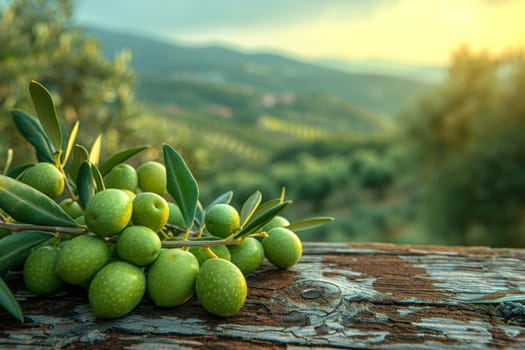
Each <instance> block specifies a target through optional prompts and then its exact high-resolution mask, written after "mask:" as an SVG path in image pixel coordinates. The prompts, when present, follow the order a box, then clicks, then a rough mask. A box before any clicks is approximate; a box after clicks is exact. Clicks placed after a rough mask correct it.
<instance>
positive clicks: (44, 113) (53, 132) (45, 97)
mask: <svg viewBox="0 0 525 350" xmlns="http://www.w3.org/2000/svg"><path fill="white" fill-rule="evenodd" d="M29 92H30V94H31V99H32V101H33V104H34V105H35V110H36V113H37V115H38V119H39V120H40V123H41V124H42V128H43V129H44V130H45V133H46V134H47V136H48V137H49V141H50V142H51V144H52V145H53V147H54V148H55V151H60V150H62V129H61V128H60V123H59V122H58V118H57V113H56V111H55V105H54V104H53V99H52V98H51V94H50V93H49V90H47V89H46V88H45V86H44V85H42V84H40V83H39V82H37V81H34V80H33V81H31V83H30V84H29Z"/></svg>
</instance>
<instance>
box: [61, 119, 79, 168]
mask: <svg viewBox="0 0 525 350" xmlns="http://www.w3.org/2000/svg"><path fill="white" fill-rule="evenodd" d="M79 125H80V123H79V122H78V121H77V122H76V123H75V125H73V129H71V133H70V134H69V138H68V141H67V146H66V152H65V153H64V158H63V159H62V164H66V163H67V161H68V160H69V157H70V156H71V153H72V152H73V147H74V146H75V140H76V139H77V134H78V127H79Z"/></svg>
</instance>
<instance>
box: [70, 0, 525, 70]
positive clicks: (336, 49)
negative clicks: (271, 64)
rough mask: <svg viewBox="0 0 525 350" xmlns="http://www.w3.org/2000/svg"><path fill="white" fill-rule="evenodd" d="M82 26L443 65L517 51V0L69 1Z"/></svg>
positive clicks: (520, 29)
mask: <svg viewBox="0 0 525 350" xmlns="http://www.w3.org/2000/svg"><path fill="white" fill-rule="evenodd" d="M75 3H76V10H75V11H76V14H75V20H76V21H77V22H78V23H80V24H82V25H90V26H97V27H101V28H105V29H111V30H118V31H125V32H130V33H134V34H140V35H143V36H154V37H158V38H162V39H164V40H168V41H174V42H178V43H182V44H191V45H205V44H222V45H226V46H229V47H232V48H237V49H241V50H244V51H272V52H275V53H282V54H287V55H291V56H294V57H296V58H302V59H309V60H315V59H326V58H331V59H342V60H369V59H373V60H386V61H394V62H399V63H409V64H420V65H445V64H447V63H448V62H449V60H450V57H451V53H452V52H453V51H454V50H456V49H457V48H458V47H460V46H461V45H465V44H466V45H468V46H469V47H470V48H471V49H473V50H475V51H479V50H489V51H490V52H493V53H495V54H497V53H501V52H504V51H506V50H508V49H524V48H525V20H524V19H523V14H525V0H264V1H259V0H149V1H145V0H142V1H139V0H75Z"/></svg>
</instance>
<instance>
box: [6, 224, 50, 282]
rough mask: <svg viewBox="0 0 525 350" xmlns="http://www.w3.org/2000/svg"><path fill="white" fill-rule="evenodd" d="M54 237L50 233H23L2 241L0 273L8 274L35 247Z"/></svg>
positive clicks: (12, 235) (11, 235)
mask: <svg viewBox="0 0 525 350" xmlns="http://www.w3.org/2000/svg"><path fill="white" fill-rule="evenodd" d="M53 237H54V236H53V234H52V233H50V232H43V231H22V232H18V233H13V234H10V235H9V236H6V237H4V238H2V239H0V273H2V274H3V273H5V272H7V270H9V269H10V268H11V266H13V264H14V263H15V262H16V261H18V260H19V259H20V257H23V256H25V255H27V253H28V252H29V251H30V250H31V249H32V248H33V247H35V246H37V245H39V244H41V243H44V242H45V241H47V240H49V239H50V238H53Z"/></svg>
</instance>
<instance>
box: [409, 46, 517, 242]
mask: <svg viewBox="0 0 525 350" xmlns="http://www.w3.org/2000/svg"><path fill="white" fill-rule="evenodd" d="M524 87H525V56H524V55H523V53H520V52H509V53H508V54H505V55H501V56H493V55H491V54H490V53H488V52H482V53H473V52H471V51H470V50H469V49H468V48H461V49H460V50H458V51H457V52H456V53H455V54H454V56H453V62H452V65H451V67H450V69H449V73H448V79H447V80H446V81H445V82H444V83H443V84H442V85H441V86H440V87H439V88H438V89H437V90H436V91H435V93H434V94H433V95H430V96H428V97H426V98H424V99H422V100H421V101H420V103H419V104H418V105H416V106H415V107H414V108H413V110H411V111H410V112H409V113H408V120H409V122H408V124H407V127H406V128H405V129H404V133H403V139H404V140H406V141H405V142H408V143H409V144H410V145H411V146H412V147H411V149H412V152H411V156H412V157H413V158H412V159H413V164H414V165H415V168H416V170H417V171H418V173H419V175H420V178H419V180H420V181H421V185H422V186H421V187H422V188H423V193H424V197H423V198H424V199H425V200H424V203H425V204H424V205H422V207H421V209H422V212H421V213H422V217H423V218H424V220H425V222H426V223H427V228H428V230H430V231H431V232H433V233H434V234H439V235H446V236H447V237H448V238H449V241H450V242H451V243H456V244H480V243H482V244H490V245H498V246H501V245H519V246H525V177H524V176H523V175H524V174H525V142H524V139H525V137H524V135H525V99H524V98H523V96H522V94H523V91H524Z"/></svg>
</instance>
